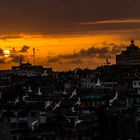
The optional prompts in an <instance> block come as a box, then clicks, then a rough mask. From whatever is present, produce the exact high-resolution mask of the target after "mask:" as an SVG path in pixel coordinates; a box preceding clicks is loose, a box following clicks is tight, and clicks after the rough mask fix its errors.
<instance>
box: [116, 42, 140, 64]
mask: <svg viewBox="0 0 140 140" xmlns="http://www.w3.org/2000/svg"><path fill="white" fill-rule="evenodd" d="M116 64H117V65H140V48H139V47H138V46H135V44H134V40H131V44H130V46H129V47H127V49H126V50H125V51H122V53H121V54H119V55H116Z"/></svg>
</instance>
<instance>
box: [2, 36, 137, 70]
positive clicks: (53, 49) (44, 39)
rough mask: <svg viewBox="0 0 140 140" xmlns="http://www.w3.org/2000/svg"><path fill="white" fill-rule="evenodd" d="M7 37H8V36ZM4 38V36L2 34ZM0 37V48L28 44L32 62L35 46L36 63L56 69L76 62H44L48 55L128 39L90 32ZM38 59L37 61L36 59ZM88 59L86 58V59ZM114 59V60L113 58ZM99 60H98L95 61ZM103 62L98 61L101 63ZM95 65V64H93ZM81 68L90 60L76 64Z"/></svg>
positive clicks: (4, 66)
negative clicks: (69, 34) (68, 34)
mask: <svg viewBox="0 0 140 140" xmlns="http://www.w3.org/2000/svg"><path fill="white" fill-rule="evenodd" d="M8 37H9V38H8ZM3 38H4V36H3ZM3 38H0V48H1V49H3V50H9V51H11V50H12V48H15V49H16V50H20V49H21V47H22V46H24V45H27V46H29V50H28V52H27V57H28V58H29V60H30V62H31V63H32V59H33V58H32V55H33V51H32V49H33V48H36V58H37V59H36V64H40V65H43V66H45V67H53V69H56V70H63V69H68V68H70V69H71V68H74V67H76V64H74V65H72V64H65V66H66V68H65V66H63V65H60V64H55V65H54V64H52V65H51V64H48V63H46V62H44V60H46V59H48V58H49V57H53V56H58V55H64V54H72V53H76V52H79V51H80V50H81V49H85V50H86V49H88V48H90V47H92V46H96V47H98V48H101V47H104V46H103V44H106V46H107V45H108V44H113V43H114V44H117V45H120V44H124V45H126V46H128V45H129V42H128V41H129V40H130V39H129V40H127V39H124V38H121V35H119V34H101V35H92V34H85V35H73V36H72V35H71V36H64V35H63V36H46V35H27V34H20V35H19V38H18V37H17V38H14V35H13V37H11V38H10V35H9V36H7V38H5V39H3ZM136 45H139V42H136ZM38 60H39V61H38ZM87 61H88V60H87ZM113 61H114V60H113ZM97 62H99V60H98V61H97ZM102 63H103V62H99V64H102ZM0 65H1V69H5V68H10V67H11V66H12V65H17V64H14V63H11V64H5V65H4V64H0ZM93 65H94V64H93ZM95 65H97V64H95ZM78 66H80V67H82V68H84V67H89V68H90V67H91V65H90V61H89V63H88V62H87V64H85V65H80V64H79V65H78Z"/></svg>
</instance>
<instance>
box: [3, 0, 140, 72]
mask: <svg viewBox="0 0 140 140" xmlns="http://www.w3.org/2000/svg"><path fill="white" fill-rule="evenodd" d="M132 38H133V39H135V44H136V45H138V46H140V0H0V69H8V68H10V67H11V66H13V65H18V63H19V60H20V57H22V59H23V60H24V62H27V61H29V62H30V63H33V48H35V50H36V64H37V65H38V64H39V65H43V66H44V67H52V68H53V69H54V70H68V69H74V68H76V67H80V68H95V67H96V66H98V65H102V64H104V62H105V59H106V58H108V59H109V61H111V62H112V63H115V55H116V54H117V53H120V52H121V50H123V49H125V47H126V46H128V45H129V44H130V40H131V39H132ZM4 50H9V51H10V55H9V56H6V55H5V54H4V53H3V51H4Z"/></svg>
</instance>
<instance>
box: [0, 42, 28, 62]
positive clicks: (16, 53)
mask: <svg viewBox="0 0 140 140" xmlns="http://www.w3.org/2000/svg"><path fill="white" fill-rule="evenodd" d="M28 49H29V46H26V45H24V46H23V47H22V48H21V49H20V50H16V49H15V48H14V47H13V49H12V50H9V51H10V55H9V56H6V55H5V53H4V50H3V49H1V48H0V64H7V63H19V62H20V60H21V59H22V60H23V61H24V60H26V59H27V52H28Z"/></svg>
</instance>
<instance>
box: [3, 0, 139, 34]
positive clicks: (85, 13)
mask: <svg viewBox="0 0 140 140" xmlns="http://www.w3.org/2000/svg"><path fill="white" fill-rule="evenodd" d="M139 18H140V1H139V0H116V1H115V0H114V1H112V0H20V1H19V0H1V1H0V19H1V22H0V30H1V33H24V32H30V33H44V34H56V33H62V34H63V33H65V34H66V33H78V32H87V31H88V32H89V31H98V30H112V29H114V30H118V29H134V28H135V29H136V28H140V25H139V23H108V22H105V23H104V24H100V23H101V22H100V21H105V20H124V19H139ZM84 22H96V24H94V25H81V24H79V23H84ZM99 22H100V23H99Z"/></svg>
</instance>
